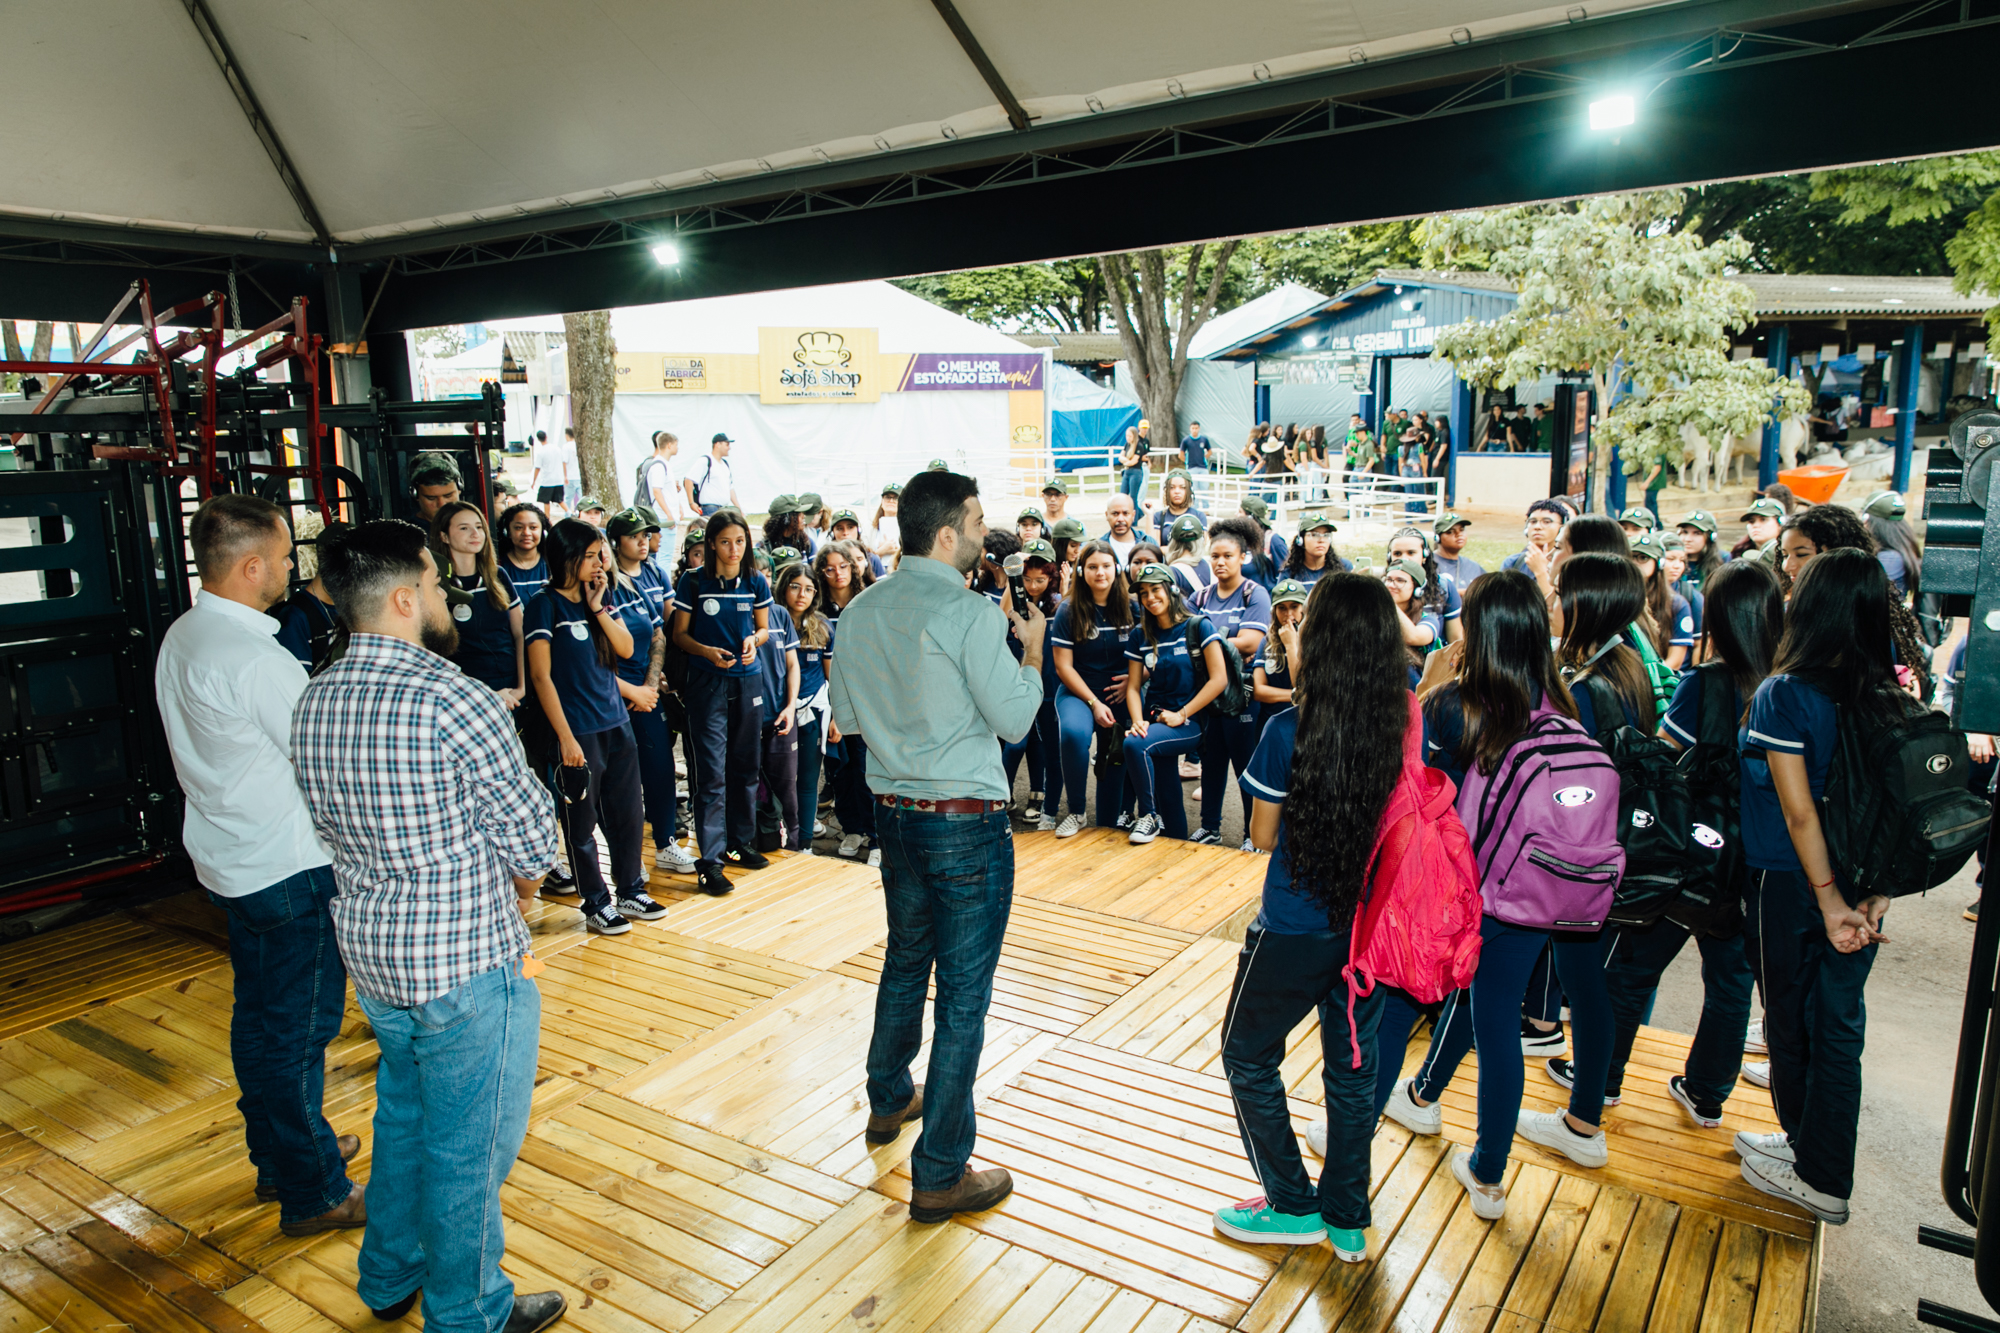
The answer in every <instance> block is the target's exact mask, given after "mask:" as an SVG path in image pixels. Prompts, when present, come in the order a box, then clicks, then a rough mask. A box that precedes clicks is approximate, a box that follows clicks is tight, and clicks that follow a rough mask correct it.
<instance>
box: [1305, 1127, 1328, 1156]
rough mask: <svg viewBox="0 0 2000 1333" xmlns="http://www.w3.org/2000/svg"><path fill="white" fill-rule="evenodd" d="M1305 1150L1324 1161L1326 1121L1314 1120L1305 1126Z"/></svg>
mask: <svg viewBox="0 0 2000 1333" xmlns="http://www.w3.org/2000/svg"><path fill="white" fill-rule="evenodd" d="M1306 1150H1307V1151H1308V1152H1310V1153H1311V1154H1312V1155H1313V1156H1315V1157H1317V1158H1319V1159H1320V1160H1322V1161H1324V1160H1325V1159H1326V1121H1324V1120H1315V1121H1313V1122H1312V1123H1311V1124H1310V1125H1307V1126H1306Z"/></svg>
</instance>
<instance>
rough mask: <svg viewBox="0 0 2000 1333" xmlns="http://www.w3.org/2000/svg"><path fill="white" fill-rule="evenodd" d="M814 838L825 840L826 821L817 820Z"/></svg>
mask: <svg viewBox="0 0 2000 1333" xmlns="http://www.w3.org/2000/svg"><path fill="white" fill-rule="evenodd" d="M813 836H814V837H815V838H824V837H825V836H826V821H825V820H824V819H815V820H814V821H813Z"/></svg>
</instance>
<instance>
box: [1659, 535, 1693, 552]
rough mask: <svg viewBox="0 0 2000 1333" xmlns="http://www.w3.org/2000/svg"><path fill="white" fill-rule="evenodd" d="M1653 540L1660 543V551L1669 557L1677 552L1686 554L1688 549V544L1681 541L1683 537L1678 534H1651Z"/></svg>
mask: <svg viewBox="0 0 2000 1333" xmlns="http://www.w3.org/2000/svg"><path fill="white" fill-rule="evenodd" d="M1651 540H1653V541H1656V542H1658V543H1659V544H1660V549H1661V550H1662V551H1665V552H1667V553H1668V554H1669V555H1671V554H1673V553H1674V552H1675V551H1680V552H1683V553H1685V552H1686V551H1687V548H1688V547H1687V543H1686V542H1684V541H1682V540H1681V535H1680V533H1678V532H1655V533H1653V534H1651Z"/></svg>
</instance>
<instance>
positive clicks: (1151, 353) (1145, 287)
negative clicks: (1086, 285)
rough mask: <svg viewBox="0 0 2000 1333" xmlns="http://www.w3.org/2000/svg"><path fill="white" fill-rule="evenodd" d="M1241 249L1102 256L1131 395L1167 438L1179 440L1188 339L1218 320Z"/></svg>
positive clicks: (1232, 245) (1228, 245)
mask: <svg viewBox="0 0 2000 1333" xmlns="http://www.w3.org/2000/svg"><path fill="white" fill-rule="evenodd" d="M1237 244H1238V243H1237V242H1235V241H1222V242H1220V243H1219V244H1216V245H1213V246H1208V245H1189V246H1183V247H1180V248H1178V249H1174V250H1135V251H1133V252H1132V253H1130V254H1120V255H1099V256H1098V259H1097V264H1098V270H1099V272H1101V273H1102V274H1103V275H1104V284H1105V293H1106V298H1107V302H1108V304H1109V305H1110V307H1111V316H1112V319H1113V320H1114V321H1116V323H1117V325H1118V337H1119V341H1120V342H1121V343H1122V344H1123V346H1124V350H1125V364H1126V368H1127V369H1128V370H1129V371H1130V373H1131V376H1132V391H1133V392H1134V393H1135V394H1137V395H1138V398H1139V407H1140V409H1141V410H1142V411H1144V412H1145V414H1146V416H1147V417H1148V418H1149V419H1150V420H1152V421H1155V422H1158V423H1160V425H1161V427H1162V431H1163V436H1164V438H1171V439H1176V440H1177V439H1179V438H1180V435H1179V426H1178V419H1177V418H1176V417H1175V415H1174V404H1175V402H1176V401H1177V400H1178V399H1179V398H1180V393H1181V381H1182V380H1184V379H1186V378H1187V348H1188V342H1189V340H1190V339H1192V338H1193V337H1194V335H1195V334H1196V333H1197V332H1199V331H1200V329H1201V326H1202V325H1204V324H1206V323H1207V322H1208V321H1209V320H1210V319H1211V318H1212V317H1213V316H1214V315H1215V308H1216V302H1217V301H1218V300H1219V299H1220V297H1221V294H1222V289H1223V287H1224V285H1225V284H1226V283H1227V282H1228V279H1229V272H1230V261H1231V260H1232V259H1233V258H1234V257H1235V254H1236V250H1237Z"/></svg>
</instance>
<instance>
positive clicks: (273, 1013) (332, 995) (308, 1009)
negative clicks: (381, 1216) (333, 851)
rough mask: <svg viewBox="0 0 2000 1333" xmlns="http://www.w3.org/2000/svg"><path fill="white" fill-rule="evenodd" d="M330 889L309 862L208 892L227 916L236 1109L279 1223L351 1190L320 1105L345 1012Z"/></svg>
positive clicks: (335, 1203)
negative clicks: (233, 891)
mask: <svg viewBox="0 0 2000 1333" xmlns="http://www.w3.org/2000/svg"><path fill="white" fill-rule="evenodd" d="M336 892H337V890H336V888H335V886H334V882H333V867H332V866H318V867H315V868H314V869H312V870H301V871H300V872H299V873H298V874H296V875H293V876H291V877H289V878H287V879H281V880H279V881H278V882H277V883H276V884H273V885H272V886H271V887H270V888H268V889H259V890H257V892H255V893H247V894H244V895H243V896H242V897H240V898H225V897H223V896H222V895H221V894H217V893H211V894H209V900H210V901H211V902H213V903H215V904H216V905H217V906H219V907H220V908H222V910H223V911H224V912H225V913H226V914H227V915H228V917H229V964H230V966H231V967H232V968H233V969H234V970H235V973H236V1009H235V1012H234V1013H233V1014H232V1015H231V1016H230V1020H229V1060H230V1064H231V1065H233V1066H234V1067H235V1071H236V1086H237V1087H238V1088H239V1089H240V1090H241V1091H242V1094H243V1095H242V1096H241V1097H239V1098H237V1099H236V1109H237V1110H239V1111H241V1112H242V1113H243V1138H244V1140H245V1142H246V1143H247V1145H248V1147H249V1149H250V1164H251V1165H252V1166H254V1167H256V1168H257V1184H258V1185H259V1186H260V1187H262V1186H276V1187H277V1191H278V1203H279V1217H280V1219H281V1220H283V1221H286V1222H303V1221H305V1220H306V1219H307V1218H309V1217H318V1216H319V1215H320V1214H321V1213H324V1212H326V1211H328V1210H329V1209H333V1208H337V1207H339V1206H340V1205H341V1204H342V1203H343V1202H345V1201H346V1199H347V1196H348V1193H349V1192H350V1191H351V1190H352V1188H353V1187H352V1185H351V1184H350V1182H349V1181H348V1179H347V1169H346V1167H344V1166H343V1165H342V1164H341V1161H340V1149H339V1147H338V1146H337V1145H336V1144H335V1143H334V1133H333V1126H331V1125H329V1124H327V1123H326V1116H325V1115H324V1114H323V1113H322V1112H321V1109H320V1107H321V1103H322V1102H323V1101H324V1100H325V1092H326V1047H327V1043H328V1042H330V1041H332V1040H333V1039H334V1037H335V1036H336V1035H337V1034H338V1033H339V1032H340V1015H341V1013H342V1011H343V1010H345V1009H346V1007H347V969H346V967H345V966H343V965H342V963H341V961H340V949H339V947H338V944H337V942H336V941H335V939H334V935H333V918H332V917H331V916H330V915H329V914H328V912H327V904H328V903H330V902H332V901H333V898H334V894H335V893H336Z"/></svg>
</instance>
